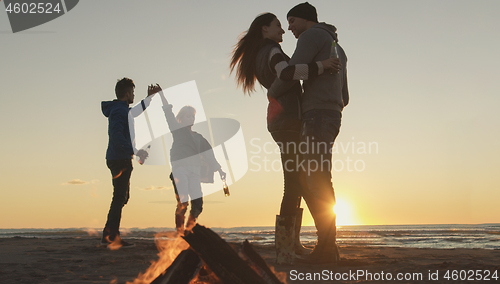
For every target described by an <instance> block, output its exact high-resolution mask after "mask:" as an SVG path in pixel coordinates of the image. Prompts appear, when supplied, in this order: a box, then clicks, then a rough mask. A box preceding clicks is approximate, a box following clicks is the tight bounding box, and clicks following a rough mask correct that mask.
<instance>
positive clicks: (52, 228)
mask: <svg viewBox="0 0 500 284" xmlns="http://www.w3.org/2000/svg"><path fill="white" fill-rule="evenodd" d="M199 225H201V226H205V225H203V224H199ZM391 226H392V227H405V226H417V227H424V226H500V222H498V223H435V224H368V225H365V224H358V225H337V228H343V227H348V228H353V227H391ZM205 227H208V228H210V229H217V230H219V229H226V230H239V229H249V228H272V229H274V226H273V225H257V226H236V227H217V226H213V227H212V226H205ZM302 227H303V228H309V227H311V228H314V225H309V226H308V225H302ZM100 229H102V228H101V227H20V228H0V230H81V231H86V230H100ZM121 229H122V230H145V231H153V230H155V229H160V230H164V229H172V230H175V228H174V227H122V228H121Z"/></svg>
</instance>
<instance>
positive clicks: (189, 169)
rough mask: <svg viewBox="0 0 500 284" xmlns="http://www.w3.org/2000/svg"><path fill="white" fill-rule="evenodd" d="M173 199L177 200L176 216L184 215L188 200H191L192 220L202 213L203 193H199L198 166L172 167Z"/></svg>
mask: <svg viewBox="0 0 500 284" xmlns="http://www.w3.org/2000/svg"><path fill="white" fill-rule="evenodd" d="M172 177H173V178H174V179H173V180H172V181H173V184H174V191H175V198H176V199H177V209H176V211H175V212H176V213H175V214H176V216H179V215H182V216H184V214H185V213H186V210H187V205H188V201H189V198H191V211H190V215H192V216H193V217H194V218H198V216H199V215H200V214H201V212H202V211H203V192H202V191H201V180H200V167H199V166H175V165H174V166H173V169H172Z"/></svg>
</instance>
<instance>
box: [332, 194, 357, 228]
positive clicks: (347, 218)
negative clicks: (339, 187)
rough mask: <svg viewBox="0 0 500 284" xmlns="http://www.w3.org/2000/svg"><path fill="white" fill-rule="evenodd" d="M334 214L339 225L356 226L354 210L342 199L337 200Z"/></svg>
mask: <svg viewBox="0 0 500 284" xmlns="http://www.w3.org/2000/svg"><path fill="white" fill-rule="evenodd" d="M333 212H335V214H337V225H340V226H342V225H355V224H356V221H355V220H354V217H353V210H352V207H351V206H350V204H349V203H347V202H345V201H344V200H342V199H337V200H336V204H335V205H334V206H333Z"/></svg>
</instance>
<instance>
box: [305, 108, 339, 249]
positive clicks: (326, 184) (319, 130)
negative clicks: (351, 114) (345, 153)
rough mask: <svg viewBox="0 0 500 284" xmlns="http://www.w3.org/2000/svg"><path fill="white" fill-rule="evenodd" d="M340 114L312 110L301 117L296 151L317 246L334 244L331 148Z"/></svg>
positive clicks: (337, 128) (336, 133) (330, 111)
mask: <svg viewBox="0 0 500 284" xmlns="http://www.w3.org/2000/svg"><path fill="white" fill-rule="evenodd" d="M341 118H342V114H341V112H338V111H332V110H311V111H308V112H306V113H305V114H304V116H303V123H302V131H301V139H302V142H303V143H302V144H301V148H300V149H299V150H300V151H301V153H303V157H304V164H305V168H306V180H307V187H306V190H305V192H304V200H305V201H306V203H307V206H308V207H309V211H310V212H311V215H312V217H313V219H314V223H315V225H316V229H317V234H318V242H320V240H327V239H330V240H333V241H334V240H335V235H336V227H335V215H334V213H333V210H332V209H333V205H335V193H334V189H333V184H332V173H331V169H332V147H333V143H334V142H335V138H337V135H338V134H339V131H340V124H341Z"/></svg>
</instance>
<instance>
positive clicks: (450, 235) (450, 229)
mask: <svg viewBox="0 0 500 284" xmlns="http://www.w3.org/2000/svg"><path fill="white" fill-rule="evenodd" d="M211 229H212V230H214V231H215V232H217V233H218V234H219V235H220V236H221V237H222V238H223V239H225V240H226V241H229V242H243V241H244V240H248V241H250V242H251V243H253V244H259V245H274V227H238V228H211ZM100 230H101V229H88V228H69V229H0V238H48V239H57V238H88V237H95V238H98V232H100ZM165 231H174V229H172V228H141V229H139V228H129V229H122V235H124V236H125V238H127V239H130V240H134V239H137V240H151V241H153V240H154V238H155V235H156V233H158V232H165ZM316 238H317V236H316V230H315V228H314V227H308V226H304V227H302V231H301V240H302V242H303V243H304V244H305V245H306V246H307V245H314V243H315V241H316ZM337 243H338V244H339V245H340V246H341V247H346V246H369V247H401V248H439V249H454V248H469V249H490V250H500V224H477V225H377V226H339V227H338V228H337Z"/></svg>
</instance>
